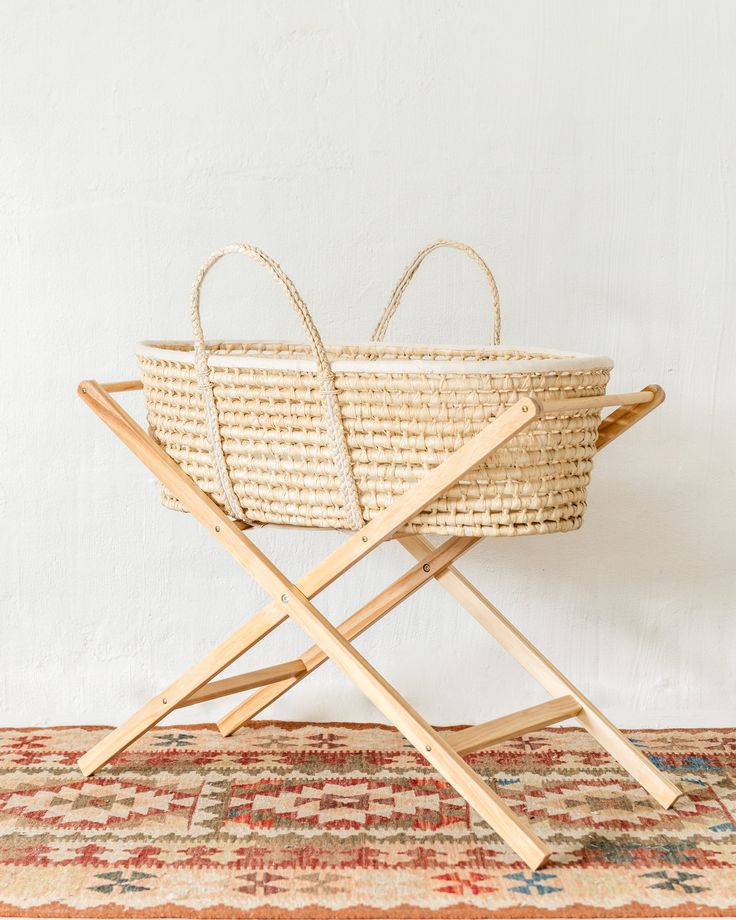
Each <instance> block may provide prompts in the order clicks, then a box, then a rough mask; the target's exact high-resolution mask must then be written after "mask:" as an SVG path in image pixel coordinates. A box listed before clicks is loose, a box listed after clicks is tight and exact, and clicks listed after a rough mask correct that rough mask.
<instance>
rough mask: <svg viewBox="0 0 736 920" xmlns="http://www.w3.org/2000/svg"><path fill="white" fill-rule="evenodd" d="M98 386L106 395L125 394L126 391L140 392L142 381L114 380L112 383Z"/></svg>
mask: <svg viewBox="0 0 736 920" xmlns="http://www.w3.org/2000/svg"><path fill="white" fill-rule="evenodd" d="M100 386H101V387H102V389H103V390H104V391H105V392H106V393H125V391H126V390H142V389H143V381H142V380H114V381H113V382H112V383H101V384H100Z"/></svg>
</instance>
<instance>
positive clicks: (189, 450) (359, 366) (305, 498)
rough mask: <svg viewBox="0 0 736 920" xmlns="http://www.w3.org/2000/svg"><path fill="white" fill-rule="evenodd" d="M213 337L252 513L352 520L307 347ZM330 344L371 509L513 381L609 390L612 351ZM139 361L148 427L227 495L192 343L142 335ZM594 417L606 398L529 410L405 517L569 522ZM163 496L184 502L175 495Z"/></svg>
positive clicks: (468, 528)
mask: <svg viewBox="0 0 736 920" xmlns="http://www.w3.org/2000/svg"><path fill="white" fill-rule="evenodd" d="M207 351H208V355H209V358H208V365H209V373H210V380H211V382H212V385H213V388H214V397H215V403H216V408H217V416H218V419H219V425H220V433H221V438H222V444H223V450H224V455H225V461H226V463H227V468H228V471H229V473H230V478H231V480H232V484H233V487H234V490H235V492H236V494H237V497H238V500H239V502H240V504H241V506H242V508H243V511H244V513H245V516H246V517H247V519H248V521H249V522H251V523H253V524H289V525H296V526H306V527H323V528H333V529H343V528H346V527H347V523H346V517H345V512H344V508H343V497H342V493H341V490H340V487H339V482H338V477H337V474H336V469H335V463H334V460H333V454H332V452H331V449H330V445H329V439H328V435H327V427H326V423H325V418H324V409H323V391H322V389H321V387H320V381H319V376H318V373H317V368H316V365H315V363H314V360H313V359H312V358H311V355H310V352H309V349H308V348H307V347H306V346H301V345H291V344H288V343H284V342H277V343H268V342H261V343H258V342H257V343H232V342H231V343H208V346H207ZM326 351H327V353H328V355H329V359H330V362H331V365H332V370H333V372H334V376H335V387H336V390H337V395H338V400H339V406H340V410H341V413H342V422H343V425H344V429H345V434H346V438H347V444H348V449H349V455H350V461H351V464H352V469H353V475H354V478H355V483H356V486H357V491H358V496H359V501H360V506H361V512H362V515H363V518H364V520H366V521H368V520H370V519H371V518H373V517H374V516H375V515H376V514H378V512H379V511H381V510H383V509H384V508H386V507H388V506H389V505H390V504H392V502H393V501H394V500H395V499H396V498H397V496H399V495H400V494H401V493H403V492H404V491H405V490H406V489H407V488H408V487H409V486H410V485H412V484H413V483H414V482H416V481H418V480H419V479H421V478H422V477H423V476H424V475H426V473H427V472H428V471H429V470H430V469H432V468H433V467H435V466H436V465H437V464H439V463H440V462H442V460H444V459H445V458H446V457H447V456H448V455H449V454H450V453H452V452H453V451H455V450H457V449H458V448H459V447H461V446H462V444H463V443H464V442H465V441H466V440H468V439H469V438H471V437H472V436H473V435H475V434H477V433H478V432H479V431H480V430H481V429H482V428H483V427H484V426H485V425H487V424H488V423H489V422H490V421H491V420H492V419H493V418H495V417H496V416H497V415H498V414H499V413H500V412H502V411H503V410H504V409H505V408H506V407H507V406H508V405H510V404H511V403H513V402H515V401H516V400H517V399H518V398H519V396H520V395H522V394H527V395H531V396H535V397H537V398H539V399H540V400H545V399H548V400H551V399H554V400H559V399H565V398H573V397H579V396H598V395H603V394H604V393H605V390H606V385H607V383H608V379H609V376H610V371H611V368H612V363H611V361H610V360H609V359H607V358H593V357H588V356H580V355H573V354H565V355H562V354H559V353H556V352H551V351H546V350H533V351H532V350H523V349H509V348H501V347H490V348H486V349H481V350H478V349H473V350H472V351H471V350H460V349H436V348H429V347H427V348H425V347H419V346H413V347H400V346H387V345H383V344H378V343H372V344H370V345H355V346H342V347H327V349H326ZM138 362H139V367H140V371H141V376H142V380H143V386H144V391H145V398H146V407H147V413H148V422H149V427H150V430H151V433H152V434H153V435H154V436H155V438H156V439H157V440H158V441H159V443H160V444H161V445H162V446H163V447H164V449H165V450H166V451H167V453H168V454H169V455H170V456H171V457H172V458H173V459H174V460H176V461H177V463H179V464H180V465H181V467H182V468H183V469H184V470H185V472H186V473H187V474H189V475H190V476H191V477H192V478H193V479H194V480H195V482H197V484H198V485H199V486H200V488H202V489H203V490H204V491H205V492H207V493H209V494H210V495H212V497H213V498H214V500H215V501H216V502H217V503H218V504H220V505H223V503H224V495H223V493H222V489H221V486H220V483H219V481H218V477H217V475H216V471H215V466H214V463H213V457H212V451H211V447H210V442H209V440H208V435H207V423H206V418H205V411H204V405H203V399H202V393H201V390H200V388H199V385H198V381H197V376H196V373H195V367H194V361H193V353H192V348H191V345H188V344H187V343H166V342H161V343H145V344H144V345H142V346H141V347H140V348H139V352H138ZM599 422H600V411H599V410H586V411H582V412H577V413H564V414H561V415H548V416H544V417H542V418H540V419H538V420H537V421H535V422H534V423H533V424H532V425H531V426H530V427H529V428H527V429H526V430H525V431H523V432H521V433H520V434H519V435H517V436H516V437H514V438H513V439H512V440H511V441H510V442H509V443H508V444H506V445H505V446H504V447H503V448H501V449H499V450H498V451H496V452H495V453H494V454H493V455H492V457H491V458H490V459H489V461H488V462H487V463H485V464H483V465H482V466H479V467H478V468H477V469H475V470H474V471H473V472H472V474H469V475H468V476H467V477H466V478H464V479H463V480H462V481H460V482H459V483H457V484H456V485H455V486H454V487H453V488H452V489H451V490H449V491H448V492H447V493H446V494H444V495H443V496H441V497H440V498H439V499H438V500H437V501H436V502H434V503H433V504H432V505H430V506H429V507H427V508H426V509H425V510H424V511H423V512H422V513H421V514H419V515H418V516H417V517H416V518H414V519H413V520H412V521H411V522H409V524H407V525H406V527H405V528H404V531H403V532H411V533H427V534H433V533H434V534H448V535H466V536H514V535H519V534H533V533H555V532H562V531H570V530H575V529H577V528H578V527H580V525H581V523H582V519H583V514H584V511H585V507H586V492H587V487H588V482H589V478H590V471H591V462H592V458H593V455H594V453H595V443H596V438H597V433H598V425H599ZM164 502H165V504H166V505H167V506H168V507H172V508H177V509H179V505H178V503H177V502H176V501H175V500H174V499H173V498H171V496H167V495H164Z"/></svg>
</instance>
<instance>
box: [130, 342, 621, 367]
mask: <svg viewBox="0 0 736 920" xmlns="http://www.w3.org/2000/svg"><path fill="white" fill-rule="evenodd" d="M224 344H238V345H239V344H244V345H259V344H264V345H266V344H267V345H272V344H273V342H271V341H265V340H264V341H263V342H257V341H254V342H243V343H241V342H232V343H226V342H212V343H209V342H208V343H207V345H208V346H210V345H211V346H213V347H214V346H216V345H219V346H222V345H224ZM161 345H165V346H167V347H165V348H162V347H160V346H161ZM183 345H187V346H189V350H186V351H185V350H179V349H178V348H177V346H183ZM327 347H328V348H329V347H330V345H327ZM335 347H339V346H335ZM350 347H353V348H355V347H358V348H361V347H365V348H366V349H370V348H380V347H381V343H377V342H366V343H365V344H361V343H356V344H352V343H351V346H350ZM404 347H406V348H427V349H428V350H431V349H432V348H437V347H438V346H431V345H427V346H424V345H406V346H404ZM453 350H454V349H453ZM458 350H462V349H458ZM483 350H484V351H487V352H488V354H489V355H492V354H493V353H494V352H501V353H503V352H507V351H529V352H535V353H542V354H544V355H548V356H549V357H545V358H515V359H512V360H509V359H502V360H499V361H494V360H492V359H489V360H488V361H465V360H463V359H461V358H458V359H457V360H454V361H453V360H442V359H439V358H437V359H434V358H411V359H407V358H401V359H397V360H393V359H386V358H378V359H376V360H375V361H365V360H352V359H350V358H347V359H346V358H342V359H340V360H337V361H332V362H330V366H331V367H332V370H333V371H334V372H335V373H338V374H339V373H343V374H348V373H360V374H362V373H366V374H543V373H548V372H555V371H566V370H570V371H584V370H592V369H594V368H604V367H605V368H612V367H613V361H612V360H611V358H607V357H604V356H602V355H584V354H579V353H574V352H564V351H556V350H554V349H552V348H531V347H529V346H524V347H522V346H513V345H496V346H494V345H488V346H485V347H484V349H483ZM468 351H470V349H468ZM137 354H138V355H140V356H141V357H147V358H155V359H156V360H158V361H167V360H168V361H176V362H178V363H180V364H191V365H194V351H192V350H191V343H190V342H182V341H172V342H141V343H140V344H139V345H138V349H137ZM207 363H208V364H209V366H210V367H244V368H254V369H264V370H266V369H270V370H282V371H289V370H294V371H307V372H310V371H312V372H313V371H315V370H316V369H317V363H316V362H315V361H312V360H310V359H308V358H278V357H273V358H258V357H255V356H253V355H233V354H226V355H210V356H209V358H208V360H207Z"/></svg>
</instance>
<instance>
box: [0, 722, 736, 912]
mask: <svg viewBox="0 0 736 920" xmlns="http://www.w3.org/2000/svg"><path fill="white" fill-rule="evenodd" d="M105 732H106V729H99V728H53V729H4V730H0V916H7V917H16V916H40V917H98V918H100V917H123V916H124V917H192V918H277V917H284V918H290V917H294V918H305V920H308V918H333V917H334V918H338V917H344V918H348V917H350V918H353V917H354V918H380V917H386V918H435V917H437V918H439V917H447V918H486V917H608V916H611V917H614V916H615V917H655V916H665V917H678V916H734V915H736V729H696V730H680V729H673V730H667V731H635V732H630V733H629V736H630V737H631V738H632V740H633V741H634V743H635V744H637V745H638V746H640V747H641V748H642V750H644V751H645V752H646V753H647V754H648V756H649V757H651V758H652V760H653V761H654V762H655V763H656V764H657V765H658V766H659V767H660V768H661V769H662V770H664V771H666V772H667V773H668V774H669V775H670V776H671V777H672V778H673V779H674V780H675V781H676V782H678V783H680V784H681V786H682V788H683V790H684V792H685V795H684V796H683V798H682V799H680V801H679V802H677V803H676V805H675V806H674V808H673V809H671V810H670V811H663V810H662V809H660V808H659V807H658V806H657V805H656V803H654V802H653V801H652V800H651V799H650V798H649V797H648V796H647V794H646V793H645V792H644V791H643V790H642V789H641V788H640V787H639V786H638V785H637V784H636V783H634V782H633V781H632V780H631V779H630V778H629V777H628V776H627V774H626V773H625V772H624V771H623V770H621V769H620V768H619V767H618V766H617V765H616V764H615V763H614V762H613V761H612V760H611V759H610V758H609V757H608V755H607V754H605V753H604V752H603V751H602V750H601V749H600V748H599V747H598V746H597V744H596V743H595V742H594V741H593V740H592V739H591V738H590V737H589V736H588V735H587V734H586V733H585V732H583V731H582V730H578V729H565V728H562V729H559V728H558V729H550V730H547V731H541V732H536V733H534V734H532V735H528V736H526V737H525V738H523V739H519V740H517V741H509V742H506V743H504V744H502V745H499V746H498V747H496V748H494V749H492V750H488V751H483V752H479V753H477V754H471V755H469V757H468V760H469V761H470V762H471V763H472V764H473V766H474V767H475V768H476V769H477V770H479V772H480V773H481V774H483V776H485V777H486V778H487V779H488V781H489V782H490V783H491V784H492V785H493V787H494V788H495V789H496V790H497V791H498V792H499V794H500V795H501V796H503V798H504V799H505V800H506V801H507V802H508V804H509V805H510V806H511V807H512V808H514V809H516V810H517V811H519V812H520V813H523V814H526V815H527V816H528V817H529V818H530V819H531V821H532V823H533V826H534V828H535V830H536V831H537V833H538V834H539V835H540V837H541V838H542V839H543V840H544V841H546V842H547V843H548V844H549V845H550V846H551V848H552V849H553V851H554V855H553V859H552V861H551V862H550V863H549V865H548V866H546V867H545V868H544V869H543V870H541V871H537V872H532V871H530V870H529V869H528V868H527V867H526V866H525V865H524V863H522V862H521V861H520V860H519V859H518V858H517V857H516V856H515V855H514V854H513V853H512V852H511V851H510V850H509V849H508V847H507V846H505V845H504V844H503V843H502V841H501V840H500V839H499V838H498V837H497V836H496V834H494V833H493V831H492V830H491V829H490V828H489V827H488V826H487V825H486V824H485V823H484V822H483V821H482V820H481V819H480V818H479V817H478V816H477V815H476V814H475V813H474V812H473V811H472V810H471V809H469V808H468V806H467V805H466V804H465V802H464V801H463V800H462V799H461V798H460V797H459V796H458V795H457V794H456V793H455V791H454V790H453V789H452V788H451V787H450V786H448V784H447V783H446V782H444V780H442V778H441V777H440V776H439V775H438V774H437V773H435V772H434V770H433V769H432V768H431V767H430V766H429V765H428V764H427V763H426V761H425V760H424V759H423V758H422V757H421V755H419V754H418V753H417V752H416V751H414V750H413V748H411V747H410V746H409V745H408V744H407V743H405V742H404V741H403V740H402V738H401V737H400V735H398V733H397V732H395V731H393V730H391V729H388V728H385V727H383V726H376V725H334V724H330V725H327V724H323V725H304V724H297V723H283V722H282V723H279V722H257V723H254V724H253V725H252V726H251V727H249V728H247V729H244V730H242V731H240V732H238V733H237V734H236V735H235V736H234V737H232V738H227V739H225V738H222V737H221V736H220V735H219V733H217V732H216V731H214V730H213V729H212V728H211V727H208V726H204V727H202V726H195V727H188V726H185V727H181V728H169V727H167V728H161V729H157V730H154V731H152V732H150V733H149V734H148V735H146V736H145V737H144V738H142V739H141V740H140V741H139V742H137V743H136V744H135V745H134V746H133V747H132V748H130V750H128V751H127V752H126V753H124V754H123V755H121V756H120V757H118V758H117V759H116V760H115V761H114V762H113V763H112V764H111V765H109V766H108V767H106V768H104V769H103V770H101V771H100V773H99V775H97V776H94V777H91V778H89V779H84V778H83V777H82V776H81V774H80V773H79V772H78V769H77V767H76V760H77V758H78V757H79V756H80V754H82V753H83V752H84V751H86V750H87V749H88V748H89V747H91V746H92V745H93V744H94V743H95V742H96V741H97V740H98V739H99V738H101V737H102V736H103V735H104V734H105Z"/></svg>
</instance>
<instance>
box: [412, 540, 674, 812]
mask: <svg viewBox="0 0 736 920" xmlns="http://www.w3.org/2000/svg"><path fill="white" fill-rule="evenodd" d="M399 542H400V543H401V545H402V546H403V547H404V548H405V549H407V550H408V551H409V552H410V553H411V555H412V556H414V558H415V559H419V558H421V557H422V556H423V555H424V554H426V552H427V548H428V547H431V544H430V543H428V542H427V541H426V540H424V539H423V538H422V537H415V536H407V537H400V538H399ZM437 581H438V582H439V584H440V585H442V587H443V588H444V589H445V590H446V591H447V592H448V593H449V594H451V595H452V596H453V597H454V598H455V600H457V601H458V602H459V603H460V605H461V606H462V607H464V608H465V610H467V611H468V613H470V614H471V616H473V617H474V618H475V619H476V620H477V621H478V622H479V623H480V625H481V626H482V627H483V628H484V629H485V630H487V631H488V632H489V633H490V634H491V635H492V636H493V637H494V639H496V641H497V642H498V643H499V644H500V645H501V646H503V648H505V649H506V651H507V652H509V653H510V654H511V655H512V656H513V657H514V658H515V659H516V660H517V661H518V662H519V664H520V665H521V666H522V667H523V668H525V669H526V670H527V671H528V672H529V674H531V675H532V677H534V678H535V679H536V680H537V681H538V682H539V683H540V684H541V685H542V686H543V687H544V688H545V690H547V692H548V693H550V694H551V695H552V696H560V695H568V696H571V697H573V698H574V699H575V700H576V701H577V702H578V703H579V704H580V712H579V713H578V715H577V716H576V718H577V719H578V721H579V722H580V724H581V725H582V726H583V727H584V728H586V729H587V730H588V731H589V732H590V734H591V735H592V736H593V737H594V738H595V739H596V741H598V743H599V744H600V745H601V746H602V747H604V748H605V749H606V750H607V751H608V753H609V754H610V755H611V757H613V758H614V759H615V760H617V761H618V762H619V763H620V764H621V766H622V767H623V768H624V769H625V770H627V771H628V772H629V773H630V774H631V775H632V776H633V777H634V779H636V780H638V782H639V783H641V785H642V786H643V787H644V788H645V789H646V790H647V792H649V794H650V795H651V796H652V797H653V798H654V799H656V800H657V802H659V804H660V805H662V806H663V807H664V808H669V807H670V806H671V805H672V804H673V803H674V802H675V801H676V800H677V799H678V798H679V797H680V796H681V795H682V790H681V789H679V788H678V787H677V786H676V785H675V784H674V783H673V782H671V781H670V780H668V779H667V777H666V776H664V774H663V773H661V772H660V771H659V770H658V769H657V768H656V767H655V766H654V764H652V763H651V761H650V760H649V759H648V758H647V757H646V756H645V755H644V754H643V753H642V752H641V751H640V750H638V748H635V747H634V745H633V744H631V742H630V741H628V739H627V738H625V737H624V736H623V735H622V734H621V732H620V731H619V730H618V729H617V728H616V726H615V725H613V723H612V722H610V721H609V720H608V719H607V718H606V717H605V716H604V715H603V713H602V712H601V711H600V710H599V709H598V708H597V707H596V706H594V705H593V703H591V701H590V700H589V699H587V697H585V696H583V694H582V693H580V691H579V690H578V689H577V688H576V687H575V686H573V684H572V683H571V682H570V681H569V680H568V679H567V678H566V677H565V675H564V674H562V673H561V672H560V671H559V670H558V669H557V668H556V667H555V666H554V665H553V664H552V663H551V662H550V661H549V660H548V659H547V658H545V657H544V655H543V654H542V653H541V652H540V651H539V650H538V649H537V648H535V647H534V646H533V645H532V643H531V642H530V641H529V640H528V639H527V638H526V636H524V635H523V634H522V633H521V632H520V631H519V630H518V629H517V628H516V627H515V626H514V625H513V624H512V623H510V622H509V621H508V620H507V619H506V617H504V616H503V614H502V613H501V612H500V611H499V610H497V609H496V607H494V606H493V604H492V603H491V602H490V601H489V600H487V599H486V598H485V597H483V595H482V594H481V593H480V592H479V591H478V590H477V589H476V588H475V587H474V586H473V585H472V584H471V583H470V582H469V581H468V580H467V578H465V577H464V576H462V575H461V574H460V573H459V572H458V571H457V569H455V568H453V567H452V566H448V567H447V568H446V569H445V570H444V571H443V572H440V573H439V574H438V575H437Z"/></svg>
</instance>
